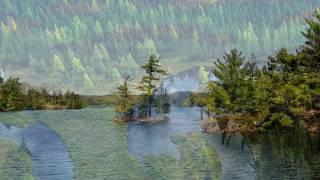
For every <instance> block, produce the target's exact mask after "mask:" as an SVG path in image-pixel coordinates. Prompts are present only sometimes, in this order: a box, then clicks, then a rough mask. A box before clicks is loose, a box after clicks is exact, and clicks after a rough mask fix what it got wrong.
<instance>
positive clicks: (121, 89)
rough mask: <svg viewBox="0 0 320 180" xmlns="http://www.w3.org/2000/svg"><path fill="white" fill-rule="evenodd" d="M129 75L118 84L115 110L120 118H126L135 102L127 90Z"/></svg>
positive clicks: (131, 111)
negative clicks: (117, 98)
mask: <svg viewBox="0 0 320 180" xmlns="http://www.w3.org/2000/svg"><path fill="white" fill-rule="evenodd" d="M130 81H131V79H130V77H127V78H126V79H125V80H124V82H123V83H122V84H121V85H119V86H118V92H117V95H118V97H119V100H118V103H117V105H116V112H117V113H118V114H119V116H120V118H127V116H128V115H130V114H132V113H133V107H134V104H135V102H134V101H133V97H132V92H131V91H130V90H129V84H128V83H129V82H130Z"/></svg>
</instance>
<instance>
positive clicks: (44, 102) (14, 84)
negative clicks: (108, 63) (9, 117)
mask: <svg viewBox="0 0 320 180" xmlns="http://www.w3.org/2000/svg"><path fill="white" fill-rule="evenodd" d="M84 104H85V103H84V99H83V97H82V96H80V95H79V94H76V93H74V92H69V91H67V92H66V93H61V92H58V93H57V92H53V93H49V92H48V91H47V90H46V89H41V90H36V89H28V90H26V91H24V90H23V88H22V84H21V83H20V82H19V79H18V78H16V79H15V78H9V79H8V80H6V81H3V79H0V111H5V112H7V111H19V110H41V109H81V108H83V107H84Z"/></svg>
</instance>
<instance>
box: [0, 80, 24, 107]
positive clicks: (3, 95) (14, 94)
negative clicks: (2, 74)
mask: <svg viewBox="0 0 320 180" xmlns="http://www.w3.org/2000/svg"><path fill="white" fill-rule="evenodd" d="M24 104H25V97H24V95H23V93H22V88H21V83H20V82H19V79H14V78H9V79H8V80H7V81H5V82H4V83H3V84H2V85H1V86H0V110H1V111H18V110H22V109H23V108H24Z"/></svg>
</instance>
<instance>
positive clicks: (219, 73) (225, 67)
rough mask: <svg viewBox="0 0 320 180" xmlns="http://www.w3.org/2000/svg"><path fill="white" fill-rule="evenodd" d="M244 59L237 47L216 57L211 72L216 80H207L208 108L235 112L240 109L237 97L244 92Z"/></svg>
mask: <svg viewBox="0 0 320 180" xmlns="http://www.w3.org/2000/svg"><path fill="white" fill-rule="evenodd" d="M244 61H245V58H244V57H243V56H242V53H241V52H239V51H238V50H237V49H233V50H231V52H230V53H228V54H226V55H225V56H224V57H223V61H222V60H220V59H218V60H217V61H216V62H215V63H214V65H215V67H214V70H213V74H214V75H215V77H216V78H217V80H216V81H211V82H209V85H208V89H209V95H210V99H209V104H210V105H209V108H210V109H211V110H212V111H219V110H223V111H225V112H236V111H240V110H241V109H240V108H241V105H242V104H241V102H239V99H241V98H239V97H241V96H243V92H244V87H245V84H244V78H245V76H244V73H243V69H244Z"/></svg>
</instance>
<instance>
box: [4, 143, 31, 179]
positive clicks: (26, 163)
mask: <svg viewBox="0 0 320 180" xmlns="http://www.w3.org/2000/svg"><path fill="white" fill-rule="evenodd" d="M0 179H16V180H20V179H21V180H33V177H32V161H31V158H30V157H29V155H28V154H27V152H26V151H25V149H24V148H22V147H20V146H18V145H17V144H16V143H15V142H14V141H8V140H0Z"/></svg>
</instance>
